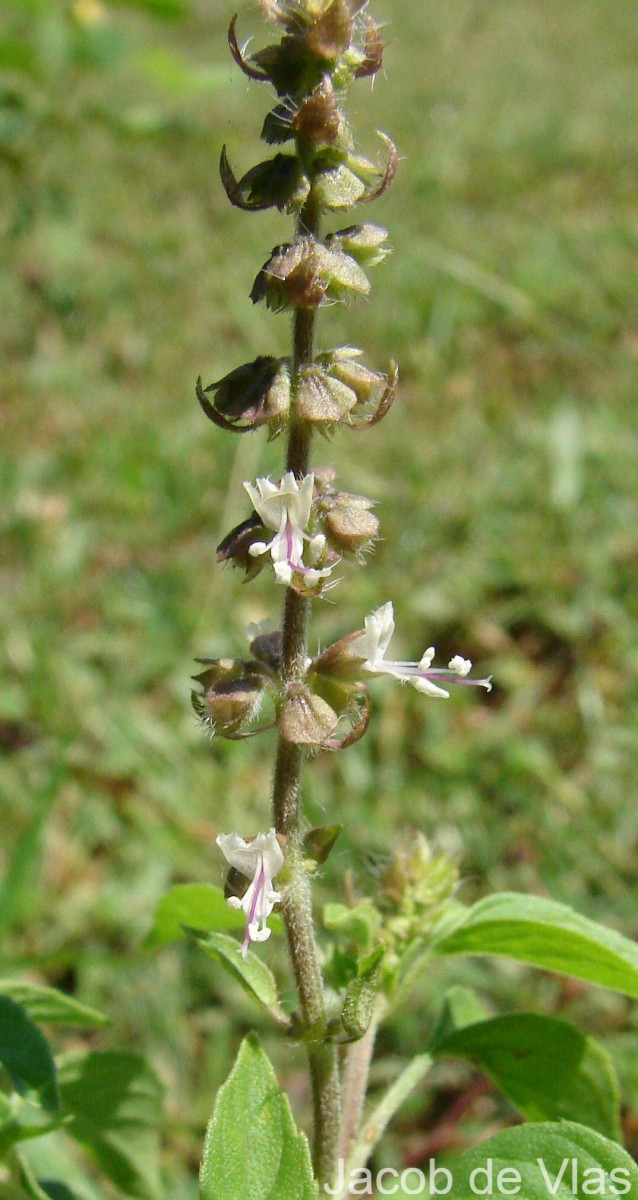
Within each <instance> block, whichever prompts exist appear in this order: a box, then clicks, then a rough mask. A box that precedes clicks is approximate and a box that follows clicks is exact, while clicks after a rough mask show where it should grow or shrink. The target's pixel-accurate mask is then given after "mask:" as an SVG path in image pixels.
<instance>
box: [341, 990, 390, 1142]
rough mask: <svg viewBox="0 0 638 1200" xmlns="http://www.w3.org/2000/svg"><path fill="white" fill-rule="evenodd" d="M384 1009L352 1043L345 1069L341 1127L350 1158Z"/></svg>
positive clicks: (349, 1047) (347, 1052) (347, 1053)
mask: <svg viewBox="0 0 638 1200" xmlns="http://www.w3.org/2000/svg"><path fill="white" fill-rule="evenodd" d="M380 1017H381V1009H380V1008H379V1012H378V1013H375V1014H374V1016H373V1018H372V1020H371V1022H370V1024H369V1026H368V1028H367V1030H366V1032H365V1033H364V1035H363V1037H362V1038H359V1041H358V1042H353V1043H352V1045H350V1046H348V1048H347V1050H346V1054H345V1066H344V1071H343V1102H342V1106H341V1108H342V1118H341V1129H340V1133H339V1157H340V1158H343V1160H344V1161H347V1159H348V1157H349V1155H350V1151H351V1149H352V1145H353V1142H354V1140H355V1138H356V1136H357V1133H358V1132H359V1126H360V1125H361V1118H362V1116H363V1106H364V1103H365V1098H366V1092H367V1090H368V1076H369V1074H370V1064H371V1062H372V1055H373V1053H374V1043H375V1040H376V1036H377V1030H378V1028H379V1020H380Z"/></svg>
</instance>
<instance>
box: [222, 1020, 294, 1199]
mask: <svg viewBox="0 0 638 1200" xmlns="http://www.w3.org/2000/svg"><path fill="white" fill-rule="evenodd" d="M200 1183H201V1200H230V1197H232V1200H317V1185H316V1183H315V1181H314V1178H313V1174H312V1166H311V1163H310V1153H309V1150H308V1143H307V1141H306V1138H305V1137H304V1135H303V1134H302V1133H299V1132H298V1131H297V1129H296V1128H295V1123H294V1120H293V1117H292V1113H291V1111H290V1105H289V1103H288V1100H287V1097H286V1096H285V1095H284V1093H283V1092H282V1090H281V1088H280V1087H279V1084H278V1083H277V1080H276V1078H275V1073H274V1071H273V1069H272V1066H271V1065H270V1062H269V1060H268V1058H267V1057H266V1055H265V1054H264V1052H263V1050H262V1049H261V1047H260V1045H259V1043H258V1042H257V1039H256V1038H255V1037H248V1038H246V1040H245V1041H244V1042H243V1043H242V1045H241V1047H240V1050H239V1054H238V1055H237V1059H236V1062H235V1065H234V1067H233V1069H232V1072H231V1074H230V1076H229V1078H228V1079H227V1081H226V1083H225V1084H224V1085H223V1087H221V1088H220V1089H219V1092H218V1094H217V1099H216V1101H215V1107H214V1109H213V1115H212V1117H211V1119H210V1122H209V1125H208V1129H207V1131H206V1141H205V1144H204V1158H203V1161H202V1169H201V1175H200Z"/></svg>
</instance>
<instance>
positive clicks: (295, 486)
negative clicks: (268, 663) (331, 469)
mask: <svg viewBox="0 0 638 1200" xmlns="http://www.w3.org/2000/svg"><path fill="white" fill-rule="evenodd" d="M314 482H315V479H314V475H304V477H303V479H301V480H300V481H298V480H297V479H295V476H294V474H293V472H292V471H287V472H286V474H285V475H284V477H283V479H282V481H281V483H272V482H271V480H270V479H258V480H257V483H256V484H252V483H244V487H245V489H246V491H247V492H248V495H249V496H250V499H251V500H252V503H253V507H254V509H255V511H256V512H257V513H258V515H259V516H260V517H261V519H262V521H263V523H264V525H265V526H266V528H267V529H274V530H275V536H274V538H272V539H271V541H269V542H253V544H252V546H251V547H250V550H249V554H250V555H251V556H252V557H253V558H258V557H259V556H260V555H262V554H265V553H266V552H267V551H268V550H270V554H271V557H272V561H273V566H274V568H275V575H276V577H277V579H278V580H279V582H280V583H284V584H289V583H290V581H291V579H292V576H293V573H295V572H296V573H298V574H299V575H303V576H304V579H305V581H306V583H307V584H308V585H309V586H310V587H312V586H313V585H314V584H315V583H317V582H318V581H319V580H320V579H325V577H326V576H327V575H329V574H330V572H331V570H332V567H331V566H329V567H324V568H323V569H321V570H320V569H318V568H317V567H313V566H306V564H305V563H304V561H303V552H304V548H305V543H306V542H307V543H308V550H309V552H310V558H311V561H312V560H314V561H316V560H317V558H318V556H319V555H320V554H321V553H322V551H323V549H324V547H325V544H326V539H325V537H324V536H323V534H322V533H319V534H317V535H316V536H315V537H311V536H310V534H308V533H306V526H307V524H308V522H309V520H310V513H311V510H312V493H313V487H314Z"/></svg>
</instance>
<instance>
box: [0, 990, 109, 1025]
mask: <svg viewBox="0 0 638 1200" xmlns="http://www.w3.org/2000/svg"><path fill="white" fill-rule="evenodd" d="M0 995H2V996H9V997H10V999H11V1000H15V1002H16V1004H21V1005H22V1007H23V1008H24V1009H25V1011H26V1012H27V1013H28V1014H29V1016H30V1017H31V1019H32V1020H33V1021H41V1022H43V1023H44V1024H46V1025H71V1026H73V1027H75V1028H76V1029H100V1028H101V1027H102V1026H103V1025H108V1024H110V1022H109V1018H108V1017H105V1016H103V1015H102V1013H99V1012H97V1011H96V1010H95V1009H94V1008H88V1007H87V1005H86V1004H80V1002H79V1000H74V999H73V997H72V996H67V995H66V994H65V993H64V992H58V991H56V989H55V988H50V987H44V986H42V985H41V984H35V983H23V982H21V980H19V979H0Z"/></svg>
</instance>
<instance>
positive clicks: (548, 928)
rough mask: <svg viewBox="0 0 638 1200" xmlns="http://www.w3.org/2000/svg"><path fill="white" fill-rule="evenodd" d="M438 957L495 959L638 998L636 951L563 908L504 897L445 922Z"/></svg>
mask: <svg viewBox="0 0 638 1200" xmlns="http://www.w3.org/2000/svg"><path fill="white" fill-rule="evenodd" d="M433 949H434V952H435V953H436V954H440V955H448V954H496V955H503V956H504V957H506V958H515V959H518V961H519V962H526V963H532V965H533V966H536V967H543V968H544V969H545V970H547V971H557V972H559V973H560V974H561V975H572V976H574V978H576V979H586V980H588V981H589V982H590V983H598V984H600V985H601V987H608V988H612V989H613V990H614V991H617V992H623V993H624V994H625V995H627V996H638V945H636V943H635V942H631V941H629V939H628V938H625V937H623V936H622V934H620V933H616V932H615V931H614V930H612V929H605V928H604V926H602V925H597V924H596V923H595V922H594V921H590V920H588V919H587V918H586V917H581V916H579V915H578V913H575V912H573V910H572V909H571V908H567V907H566V906H565V905H564V904H557V903H556V902H555V901H553V900H545V899H544V898H542V897H539V896H523V895H518V894H517V893H516V892H503V893H502V894H500V895H496V896H489V897H488V898H487V899H485V900H480V901H479V902H478V904H475V905H474V906H473V907H472V908H470V909H466V910H465V911H464V912H463V913H462V914H461V915H460V916H459V914H458V913H454V915H453V918H452V920H444V921H443V922H442V924H441V926H439V929H438V931H437V933H436V935H435V939H434V943H433Z"/></svg>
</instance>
